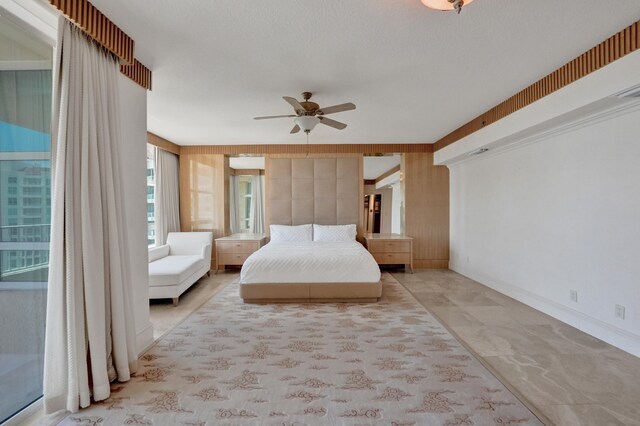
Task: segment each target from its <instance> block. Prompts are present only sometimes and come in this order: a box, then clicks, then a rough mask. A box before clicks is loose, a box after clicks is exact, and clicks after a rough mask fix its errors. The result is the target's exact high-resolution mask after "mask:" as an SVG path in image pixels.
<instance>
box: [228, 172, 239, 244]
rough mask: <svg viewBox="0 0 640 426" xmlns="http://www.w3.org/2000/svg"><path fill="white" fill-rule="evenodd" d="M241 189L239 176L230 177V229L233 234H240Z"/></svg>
mask: <svg viewBox="0 0 640 426" xmlns="http://www.w3.org/2000/svg"><path fill="white" fill-rule="evenodd" d="M239 214H240V187H239V184H238V176H234V175H231V176H229V228H230V230H231V233H232V234H237V233H238V232H240V220H239Z"/></svg>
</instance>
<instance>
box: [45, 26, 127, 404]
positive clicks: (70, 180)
mask: <svg viewBox="0 0 640 426" xmlns="http://www.w3.org/2000/svg"><path fill="white" fill-rule="evenodd" d="M57 46H58V49H57V58H56V63H55V68H54V82H53V85H54V95H53V104H54V106H53V120H52V132H51V137H52V144H51V146H52V166H53V182H52V192H53V200H52V207H51V214H52V218H51V255H50V267H49V268H50V269H49V288H48V299H47V322H46V324H47V327H46V340H45V362H44V407H45V411H46V412H47V413H52V412H55V411H58V410H65V409H66V410H69V411H72V412H75V411H77V410H78V409H79V407H86V406H88V405H89V404H90V398H91V397H92V398H93V399H94V400H95V401H100V400H104V399H106V398H108V397H109V394H110V382H111V381H112V380H114V379H117V380H119V381H126V380H129V378H130V375H131V374H132V373H133V372H135V369H136V351H135V332H134V325H133V308H132V301H131V299H132V289H131V273H130V265H129V263H128V262H129V255H128V247H127V245H126V244H125V235H126V234H127V230H126V227H125V220H124V211H123V207H124V206H123V202H124V200H123V196H122V182H121V173H120V163H119V161H120V157H119V153H118V145H119V144H120V143H121V142H122V141H121V136H120V127H119V126H120V123H119V116H118V114H119V111H118V78H121V77H120V72H119V65H118V61H117V60H116V59H115V58H114V57H112V55H110V54H109V53H107V52H106V51H105V50H103V49H102V48H100V47H98V46H97V45H96V44H95V43H93V42H92V41H90V40H88V39H87V38H86V37H85V35H84V34H83V33H82V32H81V31H80V30H79V29H78V28H77V27H76V26H74V25H72V24H71V23H69V22H68V21H67V20H66V19H64V18H62V17H61V18H60V22H59V29H58V43H57Z"/></svg>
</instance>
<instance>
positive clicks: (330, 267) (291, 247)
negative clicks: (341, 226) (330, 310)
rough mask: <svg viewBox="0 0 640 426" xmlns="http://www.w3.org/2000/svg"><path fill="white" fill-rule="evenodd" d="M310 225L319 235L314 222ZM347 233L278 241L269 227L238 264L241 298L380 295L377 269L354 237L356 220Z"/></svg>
mask: <svg viewBox="0 0 640 426" xmlns="http://www.w3.org/2000/svg"><path fill="white" fill-rule="evenodd" d="M303 226H304V225H303ZM308 226H311V225H308ZM290 228H298V227H290ZM327 228H333V229H338V227H327ZM313 229H314V230H315V234H322V232H320V231H318V229H319V228H318V227H317V225H316V227H314V228H313ZM350 232H352V233H354V235H353V239H351V238H350V237H349V238H344V239H339V238H328V240H327V238H318V237H316V239H315V240H314V239H312V238H308V237H305V238H293V239H292V240H291V239H286V238H285V239H284V240H283V239H281V238H278V237H276V238H275V239H274V234H276V235H277V232H274V229H273V228H272V230H271V235H272V241H271V242H269V243H268V244H266V245H265V246H263V247H262V248H261V249H259V250H258V251H256V252H254V253H253V254H252V255H251V256H249V257H248V258H247V260H246V261H245V262H244V264H243V266H242V270H241V272H240V297H242V299H243V300H244V302H245V303H273V302H328V301H331V302H336V301H350V302H375V301H377V300H378V298H379V297H380V296H381V295H382V285H381V284H380V268H379V267H378V264H377V263H376V261H375V259H374V258H373V256H371V254H370V253H369V252H368V251H367V250H366V249H365V248H364V247H363V246H362V245H361V244H360V243H358V242H357V241H355V225H354V226H353V230H352V231H350ZM325 234H326V233H325ZM336 239H338V240H336Z"/></svg>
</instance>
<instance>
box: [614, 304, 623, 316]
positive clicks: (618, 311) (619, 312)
mask: <svg viewBox="0 0 640 426" xmlns="http://www.w3.org/2000/svg"><path fill="white" fill-rule="evenodd" d="M624 315H625V307H624V306H622V305H616V310H615V316H616V318H620V319H624Z"/></svg>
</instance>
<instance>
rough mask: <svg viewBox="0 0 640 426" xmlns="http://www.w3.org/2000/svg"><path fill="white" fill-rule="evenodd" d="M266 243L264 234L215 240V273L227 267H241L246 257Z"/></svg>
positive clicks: (238, 235) (232, 236) (239, 235)
mask: <svg viewBox="0 0 640 426" xmlns="http://www.w3.org/2000/svg"><path fill="white" fill-rule="evenodd" d="M266 242H267V237H266V236H265V235H264V234H233V235H229V236H228V237H222V238H216V272H218V269H220V268H222V269H224V267H225V266H227V265H233V266H242V265H243V264H244V261H245V260H247V257H249V255H251V253H253V252H254V251H256V250H258V249H259V248H260V247H262V246H263V245H264V244H265V243H266Z"/></svg>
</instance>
